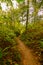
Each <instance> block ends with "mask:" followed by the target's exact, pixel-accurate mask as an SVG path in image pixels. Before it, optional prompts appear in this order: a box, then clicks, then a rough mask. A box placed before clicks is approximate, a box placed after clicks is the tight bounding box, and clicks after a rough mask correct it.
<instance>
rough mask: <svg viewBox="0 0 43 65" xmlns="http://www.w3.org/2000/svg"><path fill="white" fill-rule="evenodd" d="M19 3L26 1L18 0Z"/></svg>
mask: <svg viewBox="0 0 43 65" xmlns="http://www.w3.org/2000/svg"><path fill="white" fill-rule="evenodd" d="M16 1H17V2H18V3H20V2H24V0H16Z"/></svg>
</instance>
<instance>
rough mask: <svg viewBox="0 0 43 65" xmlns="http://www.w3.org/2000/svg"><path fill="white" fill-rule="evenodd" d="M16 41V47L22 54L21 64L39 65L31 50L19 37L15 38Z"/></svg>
mask: <svg viewBox="0 0 43 65" xmlns="http://www.w3.org/2000/svg"><path fill="white" fill-rule="evenodd" d="M16 42H17V43H18V49H19V51H20V52H21V54H22V62H23V65H40V63H39V62H38V61H37V60H36V59H35V57H34V56H33V54H32V52H31V50H30V49H28V48H27V46H25V45H24V43H23V42H22V41H21V40H20V39H19V38H16Z"/></svg>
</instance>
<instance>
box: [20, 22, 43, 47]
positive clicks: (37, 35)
mask: <svg viewBox="0 0 43 65" xmlns="http://www.w3.org/2000/svg"><path fill="white" fill-rule="evenodd" d="M21 38H22V40H24V42H26V44H27V45H28V46H29V45H30V44H31V45H32V47H34V45H35V44H36V45H39V46H40V47H42V48H43V22H36V23H32V24H29V26H28V30H27V33H23V35H22V36H21Z"/></svg>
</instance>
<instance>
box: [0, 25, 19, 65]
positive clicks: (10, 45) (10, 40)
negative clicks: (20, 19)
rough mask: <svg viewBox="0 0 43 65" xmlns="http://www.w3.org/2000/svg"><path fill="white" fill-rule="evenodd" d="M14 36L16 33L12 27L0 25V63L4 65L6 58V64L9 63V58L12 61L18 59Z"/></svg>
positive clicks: (17, 60)
mask: <svg viewBox="0 0 43 65" xmlns="http://www.w3.org/2000/svg"><path fill="white" fill-rule="evenodd" d="M15 38H16V34H15V33H14V31H13V30H12V29H10V28H9V27H7V26H6V25H3V24H1V25H0V64H2V63H3V64H2V65H5V64H6V62H7V60H8V62H7V64H6V65H11V62H10V60H11V61H12V63H13V62H14V61H16V63H17V62H19V61H20V53H19V51H18V50H17V47H16V42H15ZM15 55H16V56H15ZM13 58H14V59H15V60H14V59H13ZM1 59H2V60H1Z"/></svg>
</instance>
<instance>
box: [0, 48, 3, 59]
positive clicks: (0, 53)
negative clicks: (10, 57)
mask: <svg viewBox="0 0 43 65" xmlns="http://www.w3.org/2000/svg"><path fill="white" fill-rule="evenodd" d="M2 56H3V54H2V48H0V58H2Z"/></svg>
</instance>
